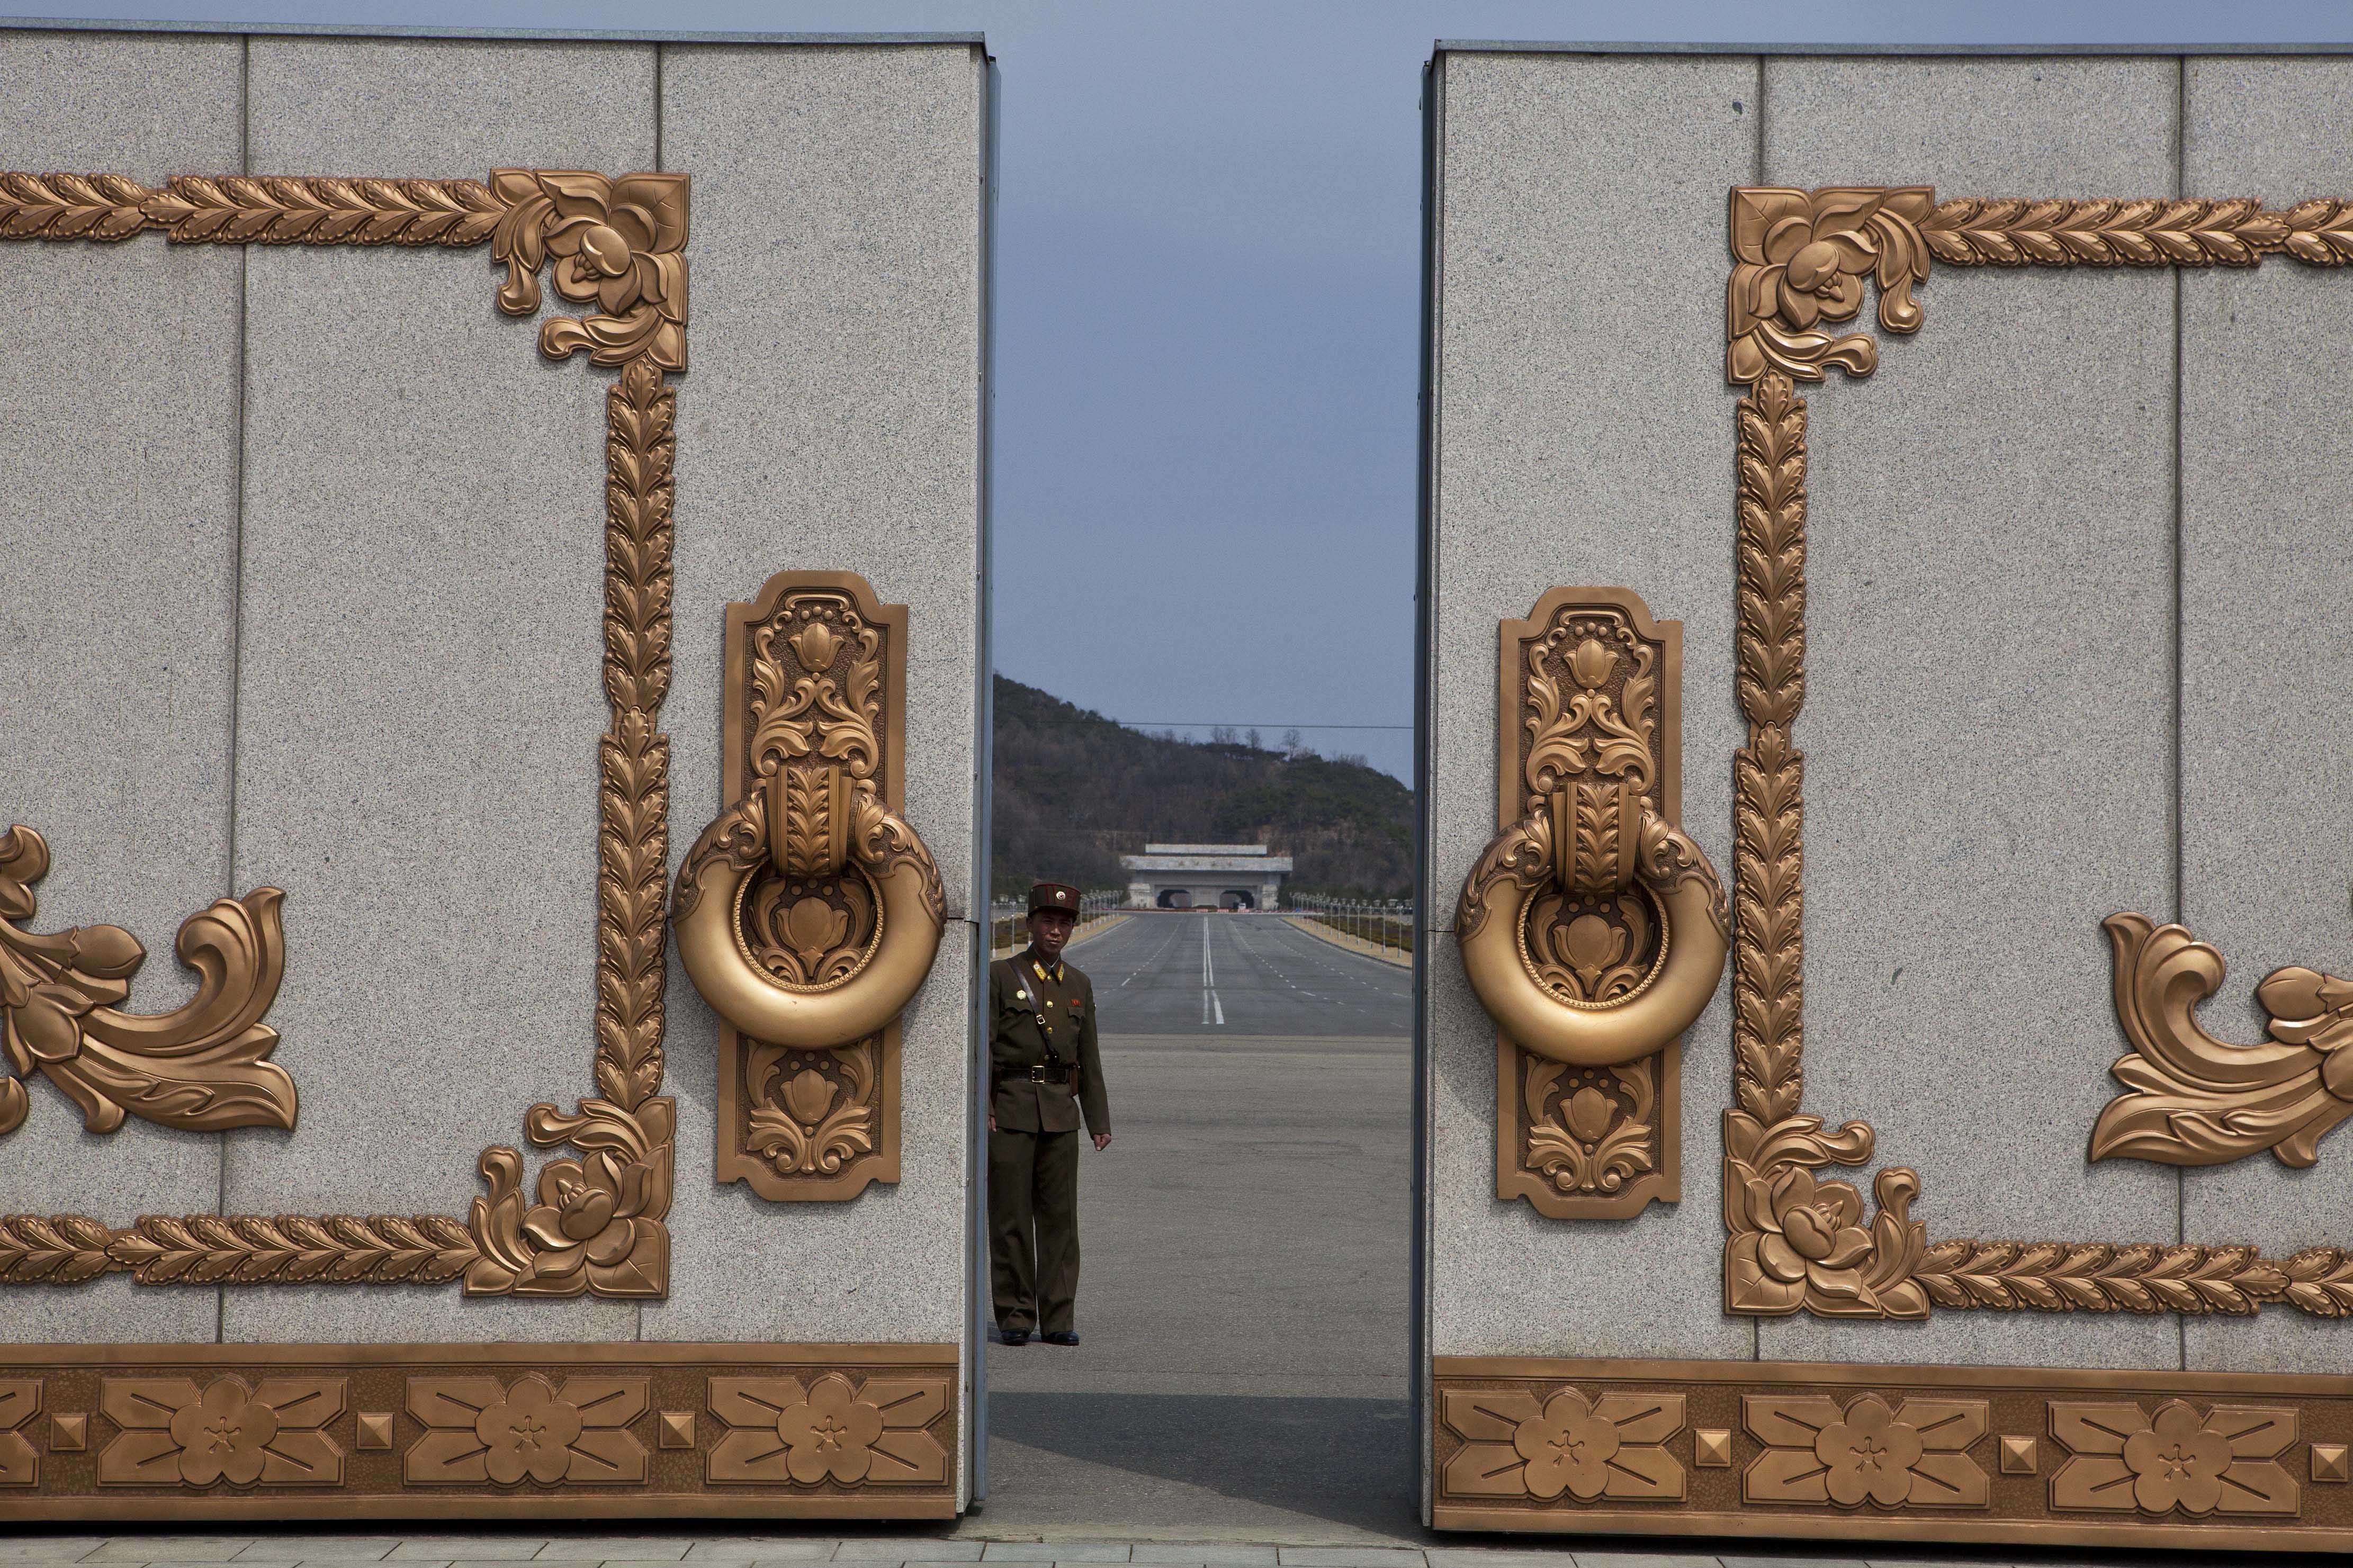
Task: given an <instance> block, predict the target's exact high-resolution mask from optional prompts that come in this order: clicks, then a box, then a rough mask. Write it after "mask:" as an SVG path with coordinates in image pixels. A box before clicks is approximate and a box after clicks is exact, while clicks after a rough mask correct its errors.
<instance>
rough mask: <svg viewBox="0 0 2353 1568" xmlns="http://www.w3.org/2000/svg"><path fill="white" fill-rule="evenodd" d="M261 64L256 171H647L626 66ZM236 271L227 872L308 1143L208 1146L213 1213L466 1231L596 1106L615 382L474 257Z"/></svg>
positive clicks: (227, 1331)
mask: <svg viewBox="0 0 2353 1568" xmlns="http://www.w3.org/2000/svg"><path fill="white" fill-rule="evenodd" d="M252 49H253V67H252V74H251V79H250V80H251V92H252V110H251V124H252V158H253V165H254V167H255V168H257V169H267V170H270V171H297V170H299V171H306V172H309V171H319V172H326V171H333V172H341V173H350V174H360V173H372V174H417V175H436V176H448V175H454V174H464V175H470V176H473V177H476V178H480V177H481V176H482V175H484V174H488V173H489V171H490V170H491V168H493V167H497V166H501V165H506V164H522V165H526V166H534V165H535V166H539V167H549V166H554V167H558V168H564V167H571V168H586V169H594V170H599V171H607V172H614V173H620V172H628V171H634V170H639V169H647V168H650V167H652V166H653V163H654V151H655V140H656V139H655V127H654V82H653V75H652V70H651V53H652V51H651V50H650V49H649V48H642V47H606V46H564V47H557V46H548V45H536V44H479V43H472V42H438V43H414V42H401V43H391V42H384V41H351V40H332V41H330V40H313V39H285V38H281V39H259V38H257V39H255V40H254V42H253V46H252ZM393 110H397V112H393ZM248 265H249V267H250V268H251V275H250V279H249V281H250V288H249V290H248V341H247V350H246V364H247V380H246V392H245V396H246V422H247V423H246V451H245V494H246V503H245V524H244V540H243V559H244V589H243V615H244V620H243V628H244V633H243V662H242V671H241V683H240V691H239V722H238V731H237V780H238V789H237V869H238V872H239V874H240V875H241V876H267V877H269V878H271V879H280V880H281V881H282V882H283V884H284V885H286V886H288V887H289V888H290V889H299V891H298V892H297V893H296V895H295V897H294V898H292V899H290V900H289V916H288V927H289V933H288V934H289V945H290V952H291V954H292V958H291V962H290V965H289V973H288V977H287V984H286V987H285V991H284V993H283V994H282V996H281V998H280V1005H279V1006H280V1016H281V1017H282V1019H283V1025H282V1026H284V1027H286V1028H287V1030H288V1033H289V1036H290V1037H294V1036H296V1035H297V1033H298V1031H299V1037H300V1038H301V1041H302V1046H303V1050H302V1056H301V1065H302V1068H303V1069H304V1070H303V1073H302V1078H303V1087H304V1102H303V1108H302V1125H301V1131H300V1133H299V1135H297V1136H295V1137H292V1138H287V1137H283V1136H273V1137H271V1138H269V1139H267V1140H253V1141H250V1142H245V1143H240V1144H239V1145H237V1146H236V1147H235V1148H234V1149H233V1150H232V1152H231V1155H230V1160H229V1168H228V1177H227V1203H228V1205H229V1206H230V1207H231V1208H232V1209H234V1210H239V1211H247V1212H251V1211H257V1210H258V1211H259V1212H263V1213H283V1212H291V1213H321V1212H326V1213H362V1214H365V1213H382V1212H395V1213H427V1214H458V1215H462V1214H463V1213H464V1212H465V1210H466V1205H467V1204H468V1202H469V1201H470V1199H471V1198H472V1197H473V1196H474V1195H475V1194H477V1193H478V1192H479V1191H480V1184H479V1182H478V1181H477V1180H476V1178H475V1175H474V1170H473V1167H474V1162H475V1159H476V1157H477V1156H478V1155H479V1153H480V1151H481V1150H482V1149H483V1148H484V1147H485V1146H486V1145H491V1144H509V1145H512V1144H515V1143H518V1142H520V1140H521V1134H522V1118H523V1114H524V1111H525V1110H526V1109H527V1108H528V1107H529V1106H531V1105H532V1104H533V1103H534V1102H536V1101H542V1100H546V1101H553V1102H558V1103H561V1104H564V1105H566V1106H569V1105H570V1104H571V1103H572V1102H573V1101H575V1100H578V1099H580V1098H583V1097H585V1096H586V1095H588V1094H589V1093H591V1092H592V1087H591V1079H590V1077H589V1068H590V1063H591V1061H592V1059H593V1055H594V1051H595V1048H596V1037H595V1031H594V1027H593V1008H594V997H595V989H594V985H595V968H596V946H595V919H596V904H595V889H596V822H597V813H598V805H597V795H598V789H597V738H598V736H599V735H600V734H601V733H602V732H603V731H604V729H605V727H606V723H607V708H606V703H605V699H604V693H603V689H602V678H603V642H602V611H603V596H604V595H603V572H604V521H603V520H604V504H603V501H604V417H605V416H604V393H605V390H606V388H607V384H609V377H607V376H606V375H604V374H597V373H595V372H592V371H590V370H588V369H587V368H586V366H585V365H584V364H582V363H578V362H574V363H551V362H548V361H546V360H544V359H543V358H542V357H541V356H540V354H539V353H538V351H537V349H536V347H535V343H534V327H533V323H532V322H529V321H516V320H513V319H511V318H508V317H505V316H502V315H501V314H500V313H499V312H498V311H497V310H495V308H494V307H493V304H492V293H493V290H494V289H495V286H496V282H497V278H498V274H497V273H496V271H495V270H494V269H493V268H491V265H490V261H489V257H488V253H487V251H481V252H475V253H471V254H466V253H454V252H446V251H439V250H433V249H425V250H410V249H386V250H356V249H340V248H339V249H323V250H307V249H292V248H290V249H270V250H260V249H257V250H256V251H255V252H254V253H253V254H252V255H251V256H250V258H249V260H248ZM550 298H551V299H552V298H553V296H552V295H551V296H550ZM396 1129H397V1130H398V1135H393V1136H388V1135H387V1134H388V1133H391V1132H393V1131H394V1130H396ZM541 1158H542V1157H541V1156H533V1157H532V1159H531V1160H530V1163H531V1164H532V1165H533V1166H534V1167H535V1166H536V1165H537V1164H538V1163H539V1162H540V1159H541ZM636 1323H637V1308H636V1306H635V1305H634V1304H632V1303H628V1302H614V1301H573V1302H559V1301H533V1302H525V1303H520V1304H518V1303H515V1302H512V1301H478V1302H468V1301H464V1300H461V1299H460V1297H459V1294H458V1292H457V1291H456V1290H455V1289H450V1288H446V1287H445V1288H441V1289H417V1290H413V1291H412V1290H401V1289H371V1290H365V1291H351V1292H347V1293H346V1292H325V1291H285V1292H259V1291H256V1292H244V1293H237V1294H233V1295H232V1296H231V1297H230V1299H229V1300H228V1303H227V1311H226V1314H225V1317H224V1321H223V1332H224V1336H225V1337H226V1338H227V1339H230V1340H259V1341H275V1340H409V1339H413V1340H448V1339H501V1340H537V1339H560V1340H593V1339H609V1338H621V1339H628V1338H631V1337H634V1334H635V1330H636Z"/></svg>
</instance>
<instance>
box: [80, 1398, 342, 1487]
mask: <svg viewBox="0 0 2353 1568" xmlns="http://www.w3.org/2000/svg"><path fill="white" fill-rule="evenodd" d="M344 1388H345V1384H344V1380H343V1379H342V1378H340V1377H270V1378H264V1379H262V1381H261V1382H260V1384H259V1385H254V1384H248V1383H247V1382H246V1381H245V1379H243V1378H241V1377H237V1376H234V1375H230V1376H226V1377H216V1378H215V1379H213V1380H212V1381H211V1382H209V1383H207V1384H204V1385H203V1386H201V1387H199V1386H198V1385H197V1384H196V1382H195V1379H193V1378H185V1377H153V1378H148V1377H110V1378H107V1379H105V1380H104V1381H103V1382H102V1383H101V1384H100V1392H99V1409H100V1412H101V1413H103V1414H104V1415H105V1416H106V1418H107V1419H108V1420H110V1421H111V1422H113V1423H114V1424H115V1426H118V1427H120V1428H121V1431H120V1432H119V1433H117V1434H116V1436H114V1438H113V1439H112V1440H111V1442H109V1443H108V1444H107V1445H106V1447H104V1448H103V1449H101V1450H100V1453H99V1456H98V1481H99V1485H100V1486H138V1487H153V1486H183V1487H210V1486H214V1485H216V1484H218V1483H220V1482H223V1481H226V1482H227V1483H228V1484H229V1485H231V1486H237V1487H250V1486H265V1487H332V1486H341V1485H342V1484H343V1449H342V1448H341V1447H338V1446H337V1445H336V1443H335V1442H334V1440H333V1439H332V1438H331V1437H329V1436H327V1435H326V1433H325V1432H324V1431H322V1430H321V1428H322V1427H323V1426H326V1424H327V1423H328V1422H330V1421H332V1420H333V1419H335V1417H337V1416H339V1415H342V1414H343V1399H344Z"/></svg>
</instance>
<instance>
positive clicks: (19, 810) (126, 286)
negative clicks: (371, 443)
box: [0, 33, 291, 1341]
mask: <svg viewBox="0 0 2353 1568" xmlns="http://www.w3.org/2000/svg"><path fill="white" fill-rule="evenodd" d="M241 107H242V106H241V103H240V100H239V87H238V45H237V41H236V40H234V39H227V38H202V39H199V38H188V37H85V36H76V35H64V34H56V33H0V149H5V151H0V163H5V164H6V166H7V167H9V168H12V169H24V170H32V171H42V172H47V171H50V170H69V171H77V172H84V173H99V172H114V173H121V174H129V175H131V176H132V177H133V178H135V179H138V180H140V181H142V182H143V183H147V184H158V183H160V182H161V181H162V180H163V179H164V177H165V176H166V175H168V174H175V173H187V172H191V171H203V172H206V173H214V174H217V173H222V172H234V171H236V170H237V168H238V167H239V166H240V159H241V156H242V148H241V145H240V143H241V136H240V131H239V127H240V124H241V121H242V113H241ZM243 266H244V262H243V258H241V257H240V256H239V255H237V253H236V252H234V251H228V250H211V249H206V248H204V247H186V248H174V247H166V246H165V245H164V243H163V241H162V240H160V239H134V240H132V241H130V242H128V243H125V244H121V245H106V246H97V245H83V244H58V245H45V244H16V245H10V246H8V247H5V250H0V278H5V287H0V342H5V344H6V345H7V356H8V360H9V363H10V364H11V365H12V366H13V367H15V369H16V372H17V373H18V374H16V375H15V376H13V377H12V391H11V393H10V395H8V396H7V397H5V399H0V542H5V551H0V554H5V559H6V563H7V564H6V568H5V571H6V576H7V583H8V587H7V592H6V593H5V595H0V712H5V713H6V714H7V715H8V730H9V744H8V745H7V746H6V747H5V749H0V826H6V825H8V824H12V823H22V824H24V825H25V826H28V827H31V828H34V829H36V830H37V831H38V832H40V833H41V834H42V835H43V836H44V837H47V840H48V845H49V850H50V855H51V869H50V872H49V875H48V877H47V879H46V880H44V881H43V882H42V883H40V884H39V886H38V887H37V888H36V889H34V891H35V896H36V897H37V899H38V900H39V904H40V907H39V910H38V912H37V915H36V916H35V917H34V918H33V919H32V920H30V921H26V925H27V927H28V928H29V929H31V930H34V931H63V930H66V929H67V928H69V927H72V926H77V925H91V924H100V923H104V924H110V925H119V926H122V927H124V928H126V929H127V930H129V931H131V932H132V935H134V936H136V937H137V938H138V939H139V941H140V942H141V944H142V946H144V947H145V949H146V951H147V961H146V963H145V966H144V968H143V969H142V971H141V973H139V974H138V975H137V976H136V977H135V980H134V982H133V985H132V995H131V998H130V1000H129V1002H128V1003H126V1004H125V1009H126V1010H127V1011H132V1012H142V1013H159V1012H164V1011H168V1010H169V1009H170V1008H172V1007H174V1006H175V1005H178V1004H179V1003H181V1002H183V1001H185V1000H186V999H187V997H189V996H190V995H191V994H194V991H195V985H194V975H193V973H191V972H190V971H187V970H185V969H183V968H182V967H181V966H180V965H179V963H178V962H177V961H176V959H175V958H174V938H175V936H176V934H177V931H178V929H179V925H180V922H181V921H184V920H185V919H187V918H188V917H189V916H191V915H193V914H195V913H197V912H198V911H199V910H203V909H204V908H205V907H206V905H207V904H209V903H211V902H212V901H213V900H216V899H219V898H224V897H227V896H230V895H231V894H232V893H244V892H248V891H249V890H251V888H252V887H253V884H252V883H235V882H233V880H232V878H231V875H230V867H229V800H230V788H229V782H228V757H229V743H230V742H229V736H230V730H231V725H232V723H233V713H234V701H233V697H232V688H233V684H234V679H235V677H234V670H235V659H236V637H235V632H234V616H235V605H236V591H235V581H234V579H235V554H236V539H237V336H238V321H237V297H238V287H239V279H240V277H241V275H242V269H243ZM287 1054H288V1055H290V1054H291V1053H290V1052H289V1053H287ZM281 1059H282V1058H281ZM27 1089H28V1092H29V1094H30V1096H31V1100H32V1108H31V1110H30V1113H29V1114H28V1115H27V1117H26V1121H25V1123H24V1125H23V1126H22V1127H20V1128H19V1129H18V1130H17V1131H15V1132H13V1133H11V1134H10V1135H9V1136H8V1138H7V1140H6V1142H5V1160H0V1213H11V1214H15V1213H26V1212H30V1213H35V1214H83V1215H90V1216H91V1217H93V1218H96V1219H100V1220H102V1221H104V1222H106V1223H108V1224H111V1225H127V1224H128V1223H130V1221H131V1220H132V1218H133V1217H135V1216H136V1215H141V1214H150V1213H163V1214H194V1213H210V1212H212V1211H213V1210H214V1209H215V1207H216V1205H217V1204H218V1202H219V1199H220V1162H221V1152H220V1151H221V1136H220V1135H218V1134H206V1133H191V1132H180V1131H170V1130H167V1129H163V1128H157V1127H153V1126H151V1125H149V1124H148V1123H146V1122H144V1121H138V1120H136V1119H133V1120H132V1121H129V1122H128V1123H126V1124H125V1126H124V1127H123V1128H122V1130H121V1131H119V1132H115V1133H112V1134H109V1135H105V1136H100V1135H95V1134H91V1133H89V1132H86V1131H83V1129H82V1121H81V1115H80V1112H79V1110H77V1109H76V1107H75V1106H74V1105H73V1103H72V1102H71V1101H70V1100H68V1099H66V1097H65V1096H64V1095H63V1094H62V1093H61V1092H59V1091H58V1089H55V1088H54V1087H52V1086H51V1085H49V1084H48V1083H47V1080H46V1079H38V1078H36V1079H34V1080H33V1081H31V1082H30V1083H29V1084H28V1085H27ZM229 1136H230V1137H231V1138H233V1139H242V1138H247V1137H250V1136H253V1134H250V1133H245V1132H238V1133H234V1134H230V1135H229ZM8 1306H9V1309H10V1310H8V1311H7V1313H5V1316H0V1338H5V1339H8V1340H16V1341H46V1340H131V1341H185V1340H198V1341H206V1340H210V1339H211V1338H212V1337H213V1334H214V1328H215V1321H216V1316H217V1313H218V1305H217V1302H216V1296H215V1292H213V1291H211V1290H208V1289H190V1290H142V1289H136V1288H134V1287H133V1286H132V1284H131V1282H130V1281H129V1280H128V1279H110V1280H106V1281H103V1282H100V1283H99V1284H95V1285H90V1286H84V1287H81V1288H79V1289H72V1290H45V1289H31V1290H17V1291H14V1292H11V1295H10V1300H9V1302H8Z"/></svg>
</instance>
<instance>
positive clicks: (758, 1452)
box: [709, 1372, 955, 1488]
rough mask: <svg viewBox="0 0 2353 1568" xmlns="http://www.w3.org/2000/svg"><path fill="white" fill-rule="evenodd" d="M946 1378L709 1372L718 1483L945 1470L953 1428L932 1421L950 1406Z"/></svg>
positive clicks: (937, 1475)
mask: <svg viewBox="0 0 2353 1568" xmlns="http://www.w3.org/2000/svg"><path fill="white" fill-rule="evenodd" d="M951 1386H952V1384H951V1383H950V1382H949V1381H948V1380H942V1379H934V1378H929V1377H925V1378H913V1377H896V1376H892V1375H889V1374H888V1373H870V1374H869V1375H867V1376H865V1377H864V1378H862V1379H860V1380H859V1381H858V1382H855V1383H853V1382H852V1381H851V1379H850V1377H849V1374H847V1373H839V1372H832V1373H824V1374H823V1375H821V1376H818V1377H814V1378H810V1379H808V1380H807V1381H804V1380H803V1379H802V1378H799V1377H774V1376H771V1377H732V1376H723V1377H713V1378H712V1380H711V1384H710V1394H709V1404H710V1407H711V1413H712V1415H715V1416H717V1417H718V1418H719V1422H720V1425H721V1426H722V1427H723V1429H724V1435H723V1436H721V1438H720V1439H719V1441H718V1443H717V1444H716V1445H715V1446H714V1447H712V1450H711V1459H710V1468H709V1477H710V1479H711V1480H712V1482H713V1483H714V1484H718V1485H723V1486H726V1485H750V1484H763V1483H765V1484H768V1485H775V1484H777V1483H780V1482H786V1481H789V1482H791V1483H793V1484H795V1485H798V1486H805V1487H817V1486H824V1487H866V1488H872V1487H878V1486H879V1487H895V1486H908V1485H926V1484H937V1483H939V1482H941V1481H944V1480H945V1479H947V1474H948V1456H949V1453H950V1451H951V1450H952V1449H953V1447H955V1442H954V1438H953V1436H949V1437H948V1439H947V1441H945V1442H943V1441H942V1439H941V1436H939V1435H937V1434H935V1433H934V1431H933V1430H932V1428H933V1426H934V1424H935V1423H937V1422H938V1421H939V1420H940V1418H941V1417H942V1416H943V1415H945V1414H947V1413H948V1412H949V1409H950V1403H951V1402H950V1399H949V1390H950V1387H951Z"/></svg>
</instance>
